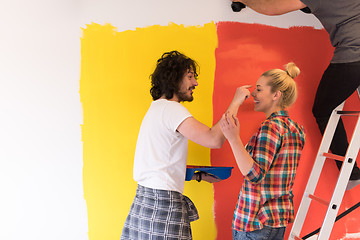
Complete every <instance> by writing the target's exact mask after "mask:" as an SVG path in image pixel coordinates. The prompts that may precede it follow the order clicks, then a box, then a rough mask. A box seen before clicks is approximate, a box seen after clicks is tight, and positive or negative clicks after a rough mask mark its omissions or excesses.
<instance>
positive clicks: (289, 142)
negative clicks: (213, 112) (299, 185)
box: [220, 63, 305, 240]
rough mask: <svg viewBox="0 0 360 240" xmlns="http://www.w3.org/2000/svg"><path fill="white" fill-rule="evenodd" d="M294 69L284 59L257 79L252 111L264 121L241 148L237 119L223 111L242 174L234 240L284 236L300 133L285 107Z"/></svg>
mask: <svg viewBox="0 0 360 240" xmlns="http://www.w3.org/2000/svg"><path fill="white" fill-rule="evenodd" d="M299 73H300V70H299V68H298V67H297V66H296V65H295V64H294V63H288V64H287V65H286V68H285V71H284V70H281V69H272V70H269V71H267V72H265V73H263V74H262V75H261V77H260V78H259V79H258V81H257V83H256V88H255V90H254V91H253V92H252V93H251V96H252V97H253V98H254V102H255V111H259V112H263V113H265V116H266V120H265V121H264V122H262V123H261V125H260V127H259V130H258V131H257V132H256V133H255V134H254V135H253V136H252V138H251V139H250V141H249V142H248V144H247V145H246V146H244V144H243V142H242V140H241V138H240V134H239V131H240V125H239V120H238V119H237V117H236V116H235V115H231V116H230V114H229V113H225V114H224V118H223V119H222V120H221V123H220V127H221V130H222V132H223V133H224V135H225V137H226V139H227V140H228V141H229V143H230V146H231V149H232V151H233V154H234V157H235V160H236V163H237V165H238V167H239V169H240V171H241V173H242V174H243V175H244V182H243V184H242V188H241V192H240V195H239V198H238V202H237V206H236V209H235V213H234V218H233V224H232V228H233V239H242V240H244V239H267V240H269V239H283V238H284V233H285V229H286V226H287V224H288V223H291V222H292V221H293V219H294V207H293V200H292V199H293V194H292V187H293V183H294V178H295V173H296V169H297V166H298V163H299V159H300V155H301V151H302V149H303V147H304V143H305V133H304V129H303V127H302V126H301V125H299V124H297V123H296V122H294V121H293V120H292V119H290V118H289V115H288V112H287V111H286V109H287V108H288V107H290V106H291V105H292V104H293V103H294V102H295V100H296V95H297V91H296V83H295V82H294V78H295V77H296V76H297V75H298V74H299ZM250 87H251V86H250V85H246V86H242V87H239V88H238V89H237V90H236V93H235V96H234V99H233V102H236V103H240V104H241V103H242V102H243V101H244V100H246V99H247V98H248V97H249V96H250V91H249V88H250Z"/></svg>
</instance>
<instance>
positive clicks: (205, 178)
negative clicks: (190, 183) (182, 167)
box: [192, 171, 221, 183]
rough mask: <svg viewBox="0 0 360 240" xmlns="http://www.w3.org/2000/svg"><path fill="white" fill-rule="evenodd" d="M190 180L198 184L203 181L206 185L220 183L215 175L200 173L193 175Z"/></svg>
mask: <svg viewBox="0 0 360 240" xmlns="http://www.w3.org/2000/svg"><path fill="white" fill-rule="evenodd" d="M192 180H196V181H198V182H201V181H202V180H203V181H205V182H208V183H216V182H220V181H221V179H220V178H218V177H216V176H215V175H212V174H209V173H206V172H201V171H200V172H196V173H194V175H193V177H192Z"/></svg>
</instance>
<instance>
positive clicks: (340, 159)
mask: <svg viewBox="0 0 360 240" xmlns="http://www.w3.org/2000/svg"><path fill="white" fill-rule="evenodd" d="M323 156H324V157H327V158H331V159H335V160H339V161H344V160H345V157H343V156H340V155H336V154H332V153H323Z"/></svg>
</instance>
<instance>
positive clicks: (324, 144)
mask: <svg viewBox="0 0 360 240" xmlns="http://www.w3.org/2000/svg"><path fill="white" fill-rule="evenodd" d="M357 92H358V95H359V98H360V86H359V87H358V89H357ZM344 104H345V101H344V102H343V103H342V104H340V105H339V106H338V107H336V108H335V109H334V110H333V112H332V114H331V116H330V119H329V122H328V124H327V126H326V129H325V132H324V135H323V138H322V141H321V144H320V147H319V151H318V153H317V157H316V159H315V163H314V166H313V169H312V171H311V174H310V177H309V180H308V183H307V185H306V189H305V192H304V195H303V197H302V200H301V203H300V206H299V209H298V212H297V215H296V218H295V221H294V224H293V226H292V229H291V232H290V235H289V240H301V238H300V237H299V236H300V233H301V229H302V226H303V224H304V221H305V218H306V215H307V212H308V210H309V207H310V203H311V201H312V200H314V201H317V202H319V203H321V204H324V205H326V206H328V209H327V212H326V215H325V218H324V221H323V224H322V226H321V229H320V232H319V235H318V238H317V239H318V240H328V239H329V237H330V234H331V230H332V228H333V226H334V223H335V219H336V215H337V213H338V211H339V208H340V204H341V201H342V199H343V196H344V193H345V190H346V186H347V184H348V181H349V178H350V175H351V172H352V169H353V166H354V164H355V161H356V158H357V155H358V152H359V148H360V117H359V116H360V111H343V107H344ZM341 116H357V123H356V126H355V129H354V132H353V135H352V138H351V141H350V143H349V147H348V149H347V152H346V155H345V157H344V156H338V155H335V154H331V153H329V149H330V145H331V142H332V138H333V136H334V133H335V130H336V127H337V125H338V122H339V119H340V117H341ZM327 158H329V159H335V160H340V161H343V164H342V167H341V170H340V174H339V177H338V181H337V183H336V186H335V189H334V192H333V195H332V197H331V200H330V202H328V201H326V200H323V199H321V198H319V197H316V196H315V195H314V193H315V189H316V185H317V183H318V181H319V178H320V174H321V171H322V168H323V166H324V163H325V160H326V159H327Z"/></svg>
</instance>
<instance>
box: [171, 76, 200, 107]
mask: <svg viewBox="0 0 360 240" xmlns="http://www.w3.org/2000/svg"><path fill="white" fill-rule="evenodd" d="M197 85H198V82H197V80H196V78H195V75H194V71H193V70H191V69H188V70H187V72H185V74H184V77H183V79H182V80H181V82H180V87H179V91H178V92H176V93H175V95H176V96H177V100H178V101H179V102H184V101H188V102H191V101H192V100H194V97H193V90H194V89H195V87H196V86H197Z"/></svg>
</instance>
